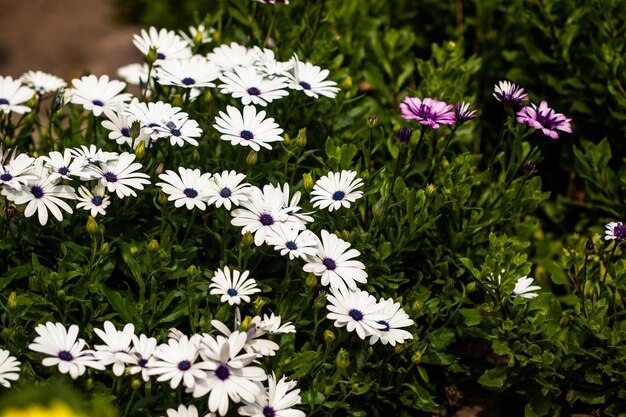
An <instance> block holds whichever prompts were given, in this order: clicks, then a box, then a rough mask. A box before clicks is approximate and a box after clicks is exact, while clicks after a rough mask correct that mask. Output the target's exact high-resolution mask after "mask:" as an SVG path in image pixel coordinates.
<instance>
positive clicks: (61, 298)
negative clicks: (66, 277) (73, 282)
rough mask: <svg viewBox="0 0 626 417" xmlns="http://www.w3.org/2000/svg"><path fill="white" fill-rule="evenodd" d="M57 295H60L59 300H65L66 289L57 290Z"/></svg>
mask: <svg viewBox="0 0 626 417" xmlns="http://www.w3.org/2000/svg"><path fill="white" fill-rule="evenodd" d="M57 297H58V299H59V300H64V299H65V291H63V290H58V291H57Z"/></svg>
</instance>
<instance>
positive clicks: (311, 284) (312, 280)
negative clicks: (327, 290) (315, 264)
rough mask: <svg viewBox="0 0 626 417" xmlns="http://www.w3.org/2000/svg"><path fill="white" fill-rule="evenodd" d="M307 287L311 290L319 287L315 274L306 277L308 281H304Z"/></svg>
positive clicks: (310, 273)
mask: <svg viewBox="0 0 626 417" xmlns="http://www.w3.org/2000/svg"><path fill="white" fill-rule="evenodd" d="M304 283H305V285H306V286H307V287H309V288H313V287H315V286H316V285H317V277H316V276H315V274H314V273H313V272H309V275H307V276H306V281H304Z"/></svg>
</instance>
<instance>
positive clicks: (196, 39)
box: [193, 30, 204, 48]
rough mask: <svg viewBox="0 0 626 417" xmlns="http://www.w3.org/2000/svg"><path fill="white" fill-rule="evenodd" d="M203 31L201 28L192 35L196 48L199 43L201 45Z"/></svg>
mask: <svg viewBox="0 0 626 417" xmlns="http://www.w3.org/2000/svg"><path fill="white" fill-rule="evenodd" d="M203 32H204V31H203V30H199V31H197V32H196V33H195V34H194V35H193V45H194V47H196V48H198V47H199V46H200V45H202V39H203V38H204V34H203Z"/></svg>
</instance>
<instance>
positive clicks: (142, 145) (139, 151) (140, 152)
mask: <svg viewBox="0 0 626 417" xmlns="http://www.w3.org/2000/svg"><path fill="white" fill-rule="evenodd" d="M145 154H146V142H145V141H143V140H142V141H140V142H139V144H138V145H137V147H136V148H135V155H136V156H137V160H141V159H143V157H144V155H145Z"/></svg>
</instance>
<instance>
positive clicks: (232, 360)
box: [0, 310, 304, 416]
mask: <svg viewBox="0 0 626 417" xmlns="http://www.w3.org/2000/svg"><path fill="white" fill-rule="evenodd" d="M235 316H236V329H235V330H234V331H230V329H228V327H227V326H226V325H224V323H222V322H220V321H217V320H213V321H212V322H211V323H212V325H213V327H214V328H215V329H217V330H218V331H220V332H221V333H222V334H223V335H216V336H213V335H211V334H207V333H203V334H194V335H192V336H187V335H185V334H183V333H182V332H180V331H178V330H176V329H170V332H169V335H168V340H167V342H166V343H162V344H160V345H158V344H157V340H156V339H155V338H154V337H148V336H146V335H145V334H140V335H139V336H137V335H136V334H135V327H134V325H133V324H130V323H129V324H127V325H126V326H124V329H123V330H118V329H116V328H115V326H114V325H113V324H112V323H111V322H109V321H107V322H105V323H104V329H94V332H95V333H96V335H97V336H98V337H99V338H100V340H101V341H102V342H103V343H104V344H102V345H98V344H96V345H95V346H94V349H93V350H92V349H85V347H86V346H87V342H86V341H85V340H84V339H81V338H79V337H78V332H79V329H78V326H76V325H72V326H70V327H69V329H66V328H65V327H64V326H63V324H61V323H53V322H47V323H46V324H40V325H38V326H37V327H36V328H35V331H36V332H37V334H38V336H37V337H36V338H35V339H34V340H33V342H32V343H31V344H30V345H29V349H31V350H32V351H34V352H38V353H40V354H42V355H44V356H45V357H44V359H43V361H42V363H43V365H44V366H56V367H57V368H58V369H59V371H60V372H61V373H64V374H69V375H70V376H71V377H72V378H73V379H76V378H78V377H79V376H81V375H83V374H84V373H85V372H86V370H87V368H92V369H96V370H100V371H104V370H106V369H107V368H108V367H111V370H112V371H113V374H115V375H116V376H118V377H120V376H122V375H124V373H128V374H131V375H135V374H141V377H142V378H143V380H144V381H148V380H149V379H150V377H151V376H155V377H156V380H157V381H159V382H168V383H169V386H170V387H171V388H172V389H175V388H177V387H178V386H179V385H182V386H183V387H184V389H185V392H187V393H188V394H191V395H192V396H193V397H194V398H199V397H205V396H206V397H207V401H208V407H209V410H210V411H211V412H216V411H217V412H218V413H219V414H220V415H222V416H223V415H225V414H226V413H227V412H228V409H229V407H230V403H231V401H232V402H233V403H240V402H243V403H244V404H245V405H244V406H242V407H241V408H239V413H240V415H244V416H250V415H255V414H254V413H256V412H257V411H258V410H261V412H262V413H263V412H266V413H269V412H270V411H271V412H272V413H273V414H272V413H271V414H264V415H279V414H280V413H281V412H286V413H288V414H289V415H292V416H304V413H303V412H301V411H298V410H295V409H292V407H293V406H294V405H297V404H299V403H300V395H299V392H300V390H299V389H295V387H296V384H295V382H289V381H287V380H286V379H285V378H284V377H283V378H282V379H280V380H279V381H277V380H276V377H275V375H274V374H271V375H268V374H266V373H265V371H264V370H263V369H262V368H261V367H259V366H257V364H258V359H260V358H261V357H263V356H271V355H274V354H275V352H276V351H277V350H278V345H277V344H276V343H274V342H272V341H271V340H268V339H263V338H261V336H264V335H266V334H268V333H269V334H280V333H294V332H295V328H294V327H293V325H291V324H290V323H284V324H281V319H280V317H279V316H275V315H274V314H272V315H271V316H270V317H268V316H267V315H265V316H264V317H263V318H261V317H254V318H253V319H252V320H251V324H250V328H249V330H247V331H246V332H244V331H240V329H239V321H240V320H239V319H240V316H239V312H238V310H237V312H236V314H235ZM19 365H20V362H18V361H17V360H16V358H14V357H12V356H9V353H8V352H7V351H0V384H2V385H3V386H5V387H9V386H10V383H9V382H8V381H9V380H13V381H15V380H17V379H18V377H19ZM266 380H267V381H268V386H267V389H266V388H265V387H264V386H263V385H262V383H261V381H266ZM277 387H279V388H280V389H279V390H278V391H277ZM183 407H184V406H183ZM186 410H187V411H190V410H189V409H186ZM194 410H195V407H194ZM264 410H265V411H264ZM171 411H172V412H173V413H175V412H176V410H171ZM179 412H180V410H179ZM250 413H252V414H250ZM168 415H170V411H168ZM174 415H176V414H174ZM196 415H197V411H196Z"/></svg>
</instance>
